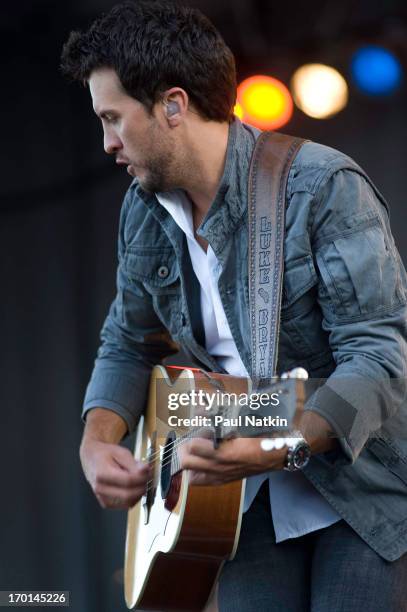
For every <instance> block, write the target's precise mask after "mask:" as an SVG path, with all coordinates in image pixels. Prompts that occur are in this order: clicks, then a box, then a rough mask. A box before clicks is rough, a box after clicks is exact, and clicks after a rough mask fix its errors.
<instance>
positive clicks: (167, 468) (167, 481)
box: [161, 431, 177, 499]
mask: <svg viewBox="0 0 407 612" xmlns="http://www.w3.org/2000/svg"><path fill="white" fill-rule="evenodd" d="M176 437H177V436H176V433H175V431H170V432H169V434H168V436H167V439H166V441H165V446H164V451H163V457H162V462H161V496H162V498H163V499H166V498H167V497H168V493H169V491H170V488H171V480H172V474H171V466H172V452H173V448H174V442H175V440H176Z"/></svg>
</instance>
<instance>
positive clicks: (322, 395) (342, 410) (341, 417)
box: [304, 384, 358, 466]
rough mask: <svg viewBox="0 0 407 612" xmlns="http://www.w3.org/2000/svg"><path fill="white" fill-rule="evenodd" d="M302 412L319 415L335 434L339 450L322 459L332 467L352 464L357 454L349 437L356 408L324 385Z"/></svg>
mask: <svg viewBox="0 0 407 612" xmlns="http://www.w3.org/2000/svg"><path fill="white" fill-rule="evenodd" d="M304 410H311V411H312V412H316V413H317V414H319V415H320V416H321V417H323V418H324V419H325V420H326V421H327V422H328V423H329V425H330V426H331V428H332V430H333V432H334V433H335V434H336V438H337V440H338V443H339V448H338V449H337V450H331V451H328V452H326V453H324V454H323V456H324V459H325V460H327V461H328V462H329V463H330V464H331V465H332V466H340V465H350V464H352V463H354V462H355V461H356V458H357V454H358V453H356V452H355V449H353V448H352V447H351V445H350V436H351V430H352V427H353V425H354V423H355V419H356V416H357V410H356V408H355V407H354V406H352V404H350V403H349V402H347V401H346V400H345V399H344V398H343V397H341V396H340V395H338V394H337V393H335V391H334V390H333V389H331V388H330V387H329V386H328V385H327V384H324V385H323V386H322V387H319V389H317V391H315V393H314V394H313V395H312V396H311V397H310V398H309V400H308V401H307V403H306V405H305V406H304Z"/></svg>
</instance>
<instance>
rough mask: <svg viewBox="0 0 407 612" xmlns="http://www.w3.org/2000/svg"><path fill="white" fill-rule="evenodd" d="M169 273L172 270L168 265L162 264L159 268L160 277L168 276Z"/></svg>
mask: <svg viewBox="0 0 407 612" xmlns="http://www.w3.org/2000/svg"><path fill="white" fill-rule="evenodd" d="M169 273H170V271H169V270H168V268H167V266H160V267H159V268H158V276H159V277H160V278H167V276H168V274H169Z"/></svg>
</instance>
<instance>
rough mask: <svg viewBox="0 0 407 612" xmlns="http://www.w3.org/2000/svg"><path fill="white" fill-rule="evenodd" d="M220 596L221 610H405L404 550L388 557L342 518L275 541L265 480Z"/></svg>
mask: <svg viewBox="0 0 407 612" xmlns="http://www.w3.org/2000/svg"><path fill="white" fill-rule="evenodd" d="M218 601H219V611H220V612H277V611H278V612H310V611H311V612H407V554H405V555H403V556H402V557H401V558H400V559H398V560H397V561H394V562H392V563H390V562H388V561H385V560H384V559H382V557H380V556H379V555H378V554H377V553H376V552H375V551H374V550H373V549H371V548H370V547H369V546H368V545H367V544H366V543H365V542H364V541H363V540H362V539H361V538H360V537H359V536H358V535H357V534H356V532H355V531H353V529H352V528H351V527H349V525H348V524H347V523H346V522H345V521H343V520H341V521H339V522H338V523H335V524H334V525H331V526H330V527H327V528H325V529H319V530H318V531H315V532H313V533H310V534H307V535H305V536H302V537H300V538H295V539H291V540H286V541H284V542H280V543H279V544H276V541H275V534H274V529H273V522H272V519H271V513H270V502H269V494H268V482H265V483H264V484H263V485H262V487H261V489H260V491H259V493H258V494H257V496H256V498H255V500H254V501H253V504H252V506H251V507H250V509H249V510H248V511H247V512H246V513H245V514H244V515H243V523H242V530H241V536H240V541H239V546H238V550H237V553H236V556H235V558H234V559H233V560H232V561H229V562H227V563H226V564H225V566H224V568H223V570H222V573H221V575H220V579H219V595H218Z"/></svg>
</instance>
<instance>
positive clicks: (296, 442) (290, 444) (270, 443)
mask: <svg viewBox="0 0 407 612" xmlns="http://www.w3.org/2000/svg"><path fill="white" fill-rule="evenodd" d="M260 446H261V448H262V450H264V451H272V450H280V449H282V448H284V446H286V447H287V454H286V457H285V461H284V469H285V470H287V471H288V472H296V471H297V470H302V469H303V468H305V466H306V465H307V463H308V461H309V460H310V457H311V448H310V445H309V444H308V442H307V441H306V440H305V439H304V437H303V435H302V433H301V432H300V431H294V432H292V433H291V435H290V437H289V438H264V439H263V440H262V441H261V443H260Z"/></svg>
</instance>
